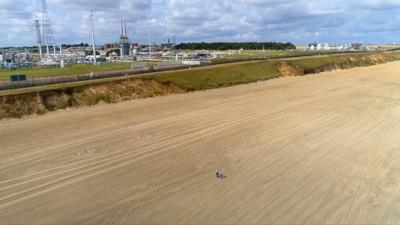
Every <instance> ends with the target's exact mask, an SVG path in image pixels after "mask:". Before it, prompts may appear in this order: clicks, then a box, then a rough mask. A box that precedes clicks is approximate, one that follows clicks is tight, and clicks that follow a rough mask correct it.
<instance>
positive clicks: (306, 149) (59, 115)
mask: <svg viewBox="0 0 400 225" xmlns="http://www.w3.org/2000/svg"><path fill="white" fill-rule="evenodd" d="M216 168H222V169H223V170H224V172H225V174H226V176H227V177H226V179H225V180H223V181H221V180H218V179H216V178H215V176H214V171H215V169H216ZM143 223H146V224H166V223H167V224H188V223H189V224H210V223H213V224H249V223H252V224H255V223H256V224H298V223H308V224H398V223H400V62H395V63H389V64H386V65H378V66H374V67H367V68H356V69H352V70H346V71H335V72H329V73H324V74H319V75H310V76H305V77H294V78H282V79H276V80H271V81H267V82H261V83H257V84H250V85H243V86H236V87H230V88H224V89H218V90H211V91H206V92H197V93H191V94H181V95H172V96H167V97H159V98H153V99H145V100H138V101H132V102H125V103H121V104H115V105H100V106H96V107H91V108H83V109H74V110H68V111H63V112H55V113H51V114H48V115H45V116H41V117H35V118H26V119H22V120H9V121H2V122H0V224H143Z"/></svg>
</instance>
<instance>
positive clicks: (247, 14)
mask: <svg viewBox="0 0 400 225" xmlns="http://www.w3.org/2000/svg"><path fill="white" fill-rule="evenodd" d="M47 2H48V8H49V16H50V19H51V21H52V23H53V29H54V32H55V38H56V42H57V43H58V44H60V43H80V42H90V32H89V11H90V9H93V10H94V12H95V28H96V33H97V35H96V38H97V42H98V43H99V44H103V43H108V42H114V41H116V40H117V39H118V36H119V21H120V20H121V19H123V20H126V21H127V23H128V35H129V37H130V39H131V40H134V41H136V42H139V43H145V42H146V40H147V36H148V31H149V27H151V30H152V31H153V33H154V39H155V41H157V42H165V41H166V40H167V39H168V38H170V37H172V36H174V35H175V36H176V39H177V41H178V42H189V41H193V42H198V41H282V42H288V41H290V42H293V43H297V44H302V43H309V42H313V41H318V42H329V43H347V42H354V41H361V42H364V43H400V0H329V1H328V0H47ZM40 5H41V4H40V0H0V46H22V45H34V44H35V31H34V26H33V23H34V22H33V20H34V18H35V17H36V16H37V14H38V12H39V10H40V7H41V6H40Z"/></svg>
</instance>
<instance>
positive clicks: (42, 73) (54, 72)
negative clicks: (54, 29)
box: [0, 62, 132, 80]
mask: <svg viewBox="0 0 400 225" xmlns="http://www.w3.org/2000/svg"><path fill="white" fill-rule="evenodd" d="M131 65H132V62H129V63H110V64H102V65H97V66H93V65H88V64H75V65H68V66H66V67H65V68H60V67H47V68H28V69H18V70H0V80H9V77H10V75H12V74H26V75H27V77H28V78H36V77H49V76H62V75H74V74H87V73H91V72H105V71H112V70H124V69H130V68H131Z"/></svg>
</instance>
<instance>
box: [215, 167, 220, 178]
mask: <svg viewBox="0 0 400 225" xmlns="http://www.w3.org/2000/svg"><path fill="white" fill-rule="evenodd" d="M219 174H220V173H219V169H217V170H216V171H215V176H216V177H217V178H219Z"/></svg>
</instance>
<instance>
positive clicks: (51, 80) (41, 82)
mask: <svg viewBox="0 0 400 225" xmlns="http://www.w3.org/2000/svg"><path fill="white" fill-rule="evenodd" d="M191 67H195V66H187V65H177V64H175V65H173V64H171V65H154V66H152V67H142V68H134V69H128V70H118V71H111V72H100V73H89V74H79V75H65V76H51V77H37V78H30V79H27V80H25V81H1V82H0V91H4V90H11V89H20V88H27V87H38V86H45V85H51V84H62V83H71V82H79V81H88V80H99V79H105V78H114V77H124V76H128V75H141V74H146V73H150V72H162V71H171V70H180V69H186V68H191Z"/></svg>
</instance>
